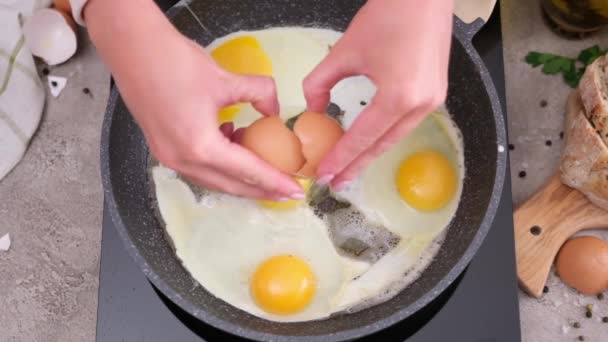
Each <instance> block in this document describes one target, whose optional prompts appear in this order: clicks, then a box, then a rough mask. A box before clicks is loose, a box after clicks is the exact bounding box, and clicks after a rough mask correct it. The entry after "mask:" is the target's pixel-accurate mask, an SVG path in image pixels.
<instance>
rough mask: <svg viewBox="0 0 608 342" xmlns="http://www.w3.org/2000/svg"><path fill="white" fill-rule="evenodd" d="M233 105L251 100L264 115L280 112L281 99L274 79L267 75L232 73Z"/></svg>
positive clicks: (231, 102)
mask: <svg viewBox="0 0 608 342" xmlns="http://www.w3.org/2000/svg"><path fill="white" fill-rule="evenodd" d="M230 78H231V79H230V82H231V86H232V94H231V96H232V98H231V99H230V103H224V104H222V105H223V106H226V105H231V104H234V103H237V102H251V104H252V105H253V107H254V108H255V109H256V110H257V111H259V112H260V113H262V114H264V115H268V116H271V115H278V114H279V100H278V98H277V88H276V85H275V82H274V79H272V78H271V77H266V76H255V75H231V76H230Z"/></svg>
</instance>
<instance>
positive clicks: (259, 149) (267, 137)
mask: <svg viewBox="0 0 608 342" xmlns="http://www.w3.org/2000/svg"><path fill="white" fill-rule="evenodd" d="M240 143H241V145H242V146H244V147H245V148H247V149H248V150H250V151H252V152H253V153H255V154H257V155H258V156H259V157H260V158H262V159H264V160H265V161H266V162H268V163H269V164H270V165H272V166H274V167H276V168H277V169H279V170H281V171H283V172H285V173H289V174H293V173H295V172H296V171H298V170H299V169H300V168H301V167H302V165H304V161H305V160H304V156H303V155H302V145H301V144H300V140H298V137H296V135H295V134H293V132H292V131H290V130H289V128H287V126H285V123H283V121H281V119H280V118H279V117H278V116H270V117H264V118H261V119H258V120H256V121H255V122H254V123H252V124H251V125H249V126H248V127H247V128H246V129H245V131H244V132H243V135H242V137H241V138H240Z"/></svg>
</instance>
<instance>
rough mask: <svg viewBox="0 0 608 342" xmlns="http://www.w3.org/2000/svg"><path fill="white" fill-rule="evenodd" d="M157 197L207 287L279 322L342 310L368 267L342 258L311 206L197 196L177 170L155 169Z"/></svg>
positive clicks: (190, 266) (184, 257) (185, 257)
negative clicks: (342, 300) (344, 297)
mask: <svg viewBox="0 0 608 342" xmlns="http://www.w3.org/2000/svg"><path fill="white" fill-rule="evenodd" d="M152 177H153V179H154V184H155V187H156V199H157V201H158V207H159V209H160V214H161V216H162V218H163V221H164V224H165V229H166V230H167V233H168V235H169V236H170V237H171V240H172V242H173V246H174V248H175V252H176V254H177V257H178V258H179V259H180V260H181V262H182V263H183V265H184V267H185V268H186V269H187V270H188V271H189V272H190V274H191V275H192V277H193V278H194V279H196V280H197V281H198V282H199V283H200V284H201V285H202V286H204V287H205V289H206V290H207V291H209V292H211V293H212V294H213V295H215V296H216V297H218V298H221V299H222V300H224V301H226V302H227V303H229V304H231V305H233V306H235V307H237V308H239V309H241V310H244V311H246V312H249V313H251V314H253V315H256V316H258V317H262V318H265V319H268V320H273V321H289V322H292V321H307V320H314V319H319V318H323V317H327V316H329V315H330V314H331V313H333V312H335V311H336V309H335V306H336V305H337V303H338V301H339V297H340V296H341V292H342V289H343V288H344V286H345V284H346V282H348V281H350V280H351V279H353V278H355V277H356V276H358V275H359V274H361V273H362V272H363V271H364V270H365V269H366V268H367V267H368V266H369V265H367V264H365V263H361V262H355V261H353V260H350V259H348V258H345V257H343V256H341V255H339V254H338V253H337V252H336V250H335V248H334V247H333V245H332V243H331V240H330V238H329V236H328V233H327V228H326V227H325V225H324V224H323V222H322V221H321V220H320V219H319V218H318V217H317V216H315V215H314V213H313V212H312V211H311V210H310V209H309V208H308V207H307V206H305V205H299V206H295V207H294V208H291V209H290V210H274V209H268V208H264V207H263V206H260V205H259V203H257V202H256V201H255V200H251V199H245V198H238V197H235V196H230V195H225V194H219V193H208V194H207V195H206V196H203V197H202V198H201V199H197V197H196V196H195V194H194V193H193V191H192V190H191V189H190V188H189V187H188V185H187V184H186V183H184V182H183V181H182V180H180V179H179V178H178V177H177V176H176V174H175V172H173V171H172V170H169V169H167V168H164V167H162V166H156V167H154V168H153V170H152Z"/></svg>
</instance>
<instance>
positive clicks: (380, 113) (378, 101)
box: [317, 92, 403, 184]
mask: <svg viewBox="0 0 608 342" xmlns="http://www.w3.org/2000/svg"><path fill="white" fill-rule="evenodd" d="M396 108H397V107H396V106H392V105H390V102H387V99H386V98H385V96H383V94H382V93H380V92H378V93H377V94H376V96H375V97H374V98H373V100H372V102H371V103H370V104H369V106H368V107H367V108H366V109H365V110H364V111H363V112H361V114H359V117H357V119H356V120H355V121H354V122H353V124H352V126H351V127H350V128H349V129H348V131H346V132H345V133H344V135H343V136H342V138H341V139H340V140H339V141H338V143H337V144H336V145H335V146H334V148H333V149H332V150H331V151H330V152H329V153H328V154H327V155H326V156H325V158H323V160H322V161H321V163H320V165H319V168H318V170H317V174H318V176H319V178H320V179H323V180H324V181H325V182H329V181H332V184H334V182H333V180H334V178H335V177H336V176H337V175H338V174H340V173H341V172H342V171H343V170H344V169H346V167H347V166H348V165H350V164H351V163H352V162H353V161H354V160H355V159H356V158H357V157H358V156H359V155H360V154H362V153H363V152H365V151H367V150H368V149H369V148H371V147H372V146H373V145H374V144H375V143H376V142H377V141H378V140H379V139H380V138H381V137H382V136H383V135H384V134H385V133H386V132H387V131H388V130H389V128H390V127H392V126H393V125H394V124H395V123H396V122H397V121H398V120H399V118H400V117H402V116H403V115H402V113H400V112H397V111H398V109H396Z"/></svg>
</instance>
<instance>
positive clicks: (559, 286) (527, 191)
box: [501, 0, 608, 342]
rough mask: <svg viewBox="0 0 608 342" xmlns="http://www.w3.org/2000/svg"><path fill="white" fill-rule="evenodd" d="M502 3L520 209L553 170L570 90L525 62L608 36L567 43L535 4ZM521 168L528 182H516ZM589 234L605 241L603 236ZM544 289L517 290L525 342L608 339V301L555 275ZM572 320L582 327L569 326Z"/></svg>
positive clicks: (605, 42) (524, 0)
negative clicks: (532, 293) (588, 313)
mask: <svg viewBox="0 0 608 342" xmlns="http://www.w3.org/2000/svg"><path fill="white" fill-rule="evenodd" d="M501 6H502V7H501V14H502V23H503V38H504V47H505V49H504V59H505V76H506V92H507V112H508V115H509V122H508V127H509V140H510V142H511V144H512V145H513V146H514V150H512V151H510V157H511V177H512V179H513V182H512V184H513V185H512V190H513V202H514V204H515V205H518V204H520V203H522V202H523V201H524V200H525V199H527V198H528V197H530V195H531V194H532V193H534V192H535V191H537V190H538V189H539V188H540V187H541V186H542V185H543V184H544V183H545V182H546V181H547V180H548V179H549V178H550V176H551V175H553V174H554V173H555V172H556V170H557V167H558V160H559V154H560V151H561V147H562V143H563V141H562V140H561V139H560V132H561V131H562V130H563V122H564V115H565V103H566V97H567V95H568V94H569V92H570V91H571V89H570V88H569V87H568V86H567V85H566V84H565V83H564V81H563V80H562V78H561V76H548V75H544V74H542V73H541V71H540V70H539V69H533V68H531V67H530V66H529V65H528V64H526V63H525V62H524V61H523V59H524V57H525V56H526V54H527V53H528V52H529V51H531V50H534V51H540V52H551V53H555V54H561V55H565V56H574V57H576V56H577V55H578V53H579V51H580V50H582V49H585V48H587V47H590V46H592V45H594V44H599V45H601V46H602V47H603V48H608V32H607V31H606V30H604V31H603V32H601V33H600V34H597V35H594V36H591V37H589V38H587V39H584V40H566V39H564V38H561V37H559V36H557V35H556V34H554V33H553V32H552V31H551V30H550V29H549V27H548V26H547V25H546V24H545V22H544V21H543V19H542V17H541V9H540V5H539V1H529V0H504V1H501ZM543 100H544V101H546V106H544V107H543V106H541V101H543ZM548 142H550V145H549V143H548ZM522 171H524V172H525V173H526V175H525V177H520V172H522ZM585 234H588V233H585ZM592 234H594V235H598V236H602V237H603V238H608V232H606V231H597V232H592ZM547 287H548V288H549V292H548V293H546V294H545V295H543V297H542V298H541V299H533V298H531V297H528V296H527V295H526V294H524V293H523V292H521V291H520V312H521V323H522V336H523V340H524V341H525V342H528V341H530V342H545V341H546V342H549V341H551V342H554V341H575V340H577V338H578V336H581V335H582V336H584V337H585V340H586V341H600V340H601V341H605V338H606V336H607V334H608V324H607V323H602V322H601V319H602V317H603V316H608V299H605V300H603V301H600V300H598V299H597V298H595V297H588V296H583V295H580V294H578V293H576V292H575V291H574V290H572V289H570V288H568V287H567V286H565V285H564V284H563V283H562V282H561V280H560V279H559V278H558V277H557V276H555V274H553V273H552V274H551V275H550V277H549V280H548V283H547ZM607 295H608V293H607ZM587 304H593V305H594V314H593V317H592V318H586V317H585V306H586V305H587ZM575 321H577V322H579V323H580V324H581V328H578V329H575V328H573V327H572V324H573V323H574V322H575ZM601 336H603V338H601Z"/></svg>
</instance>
